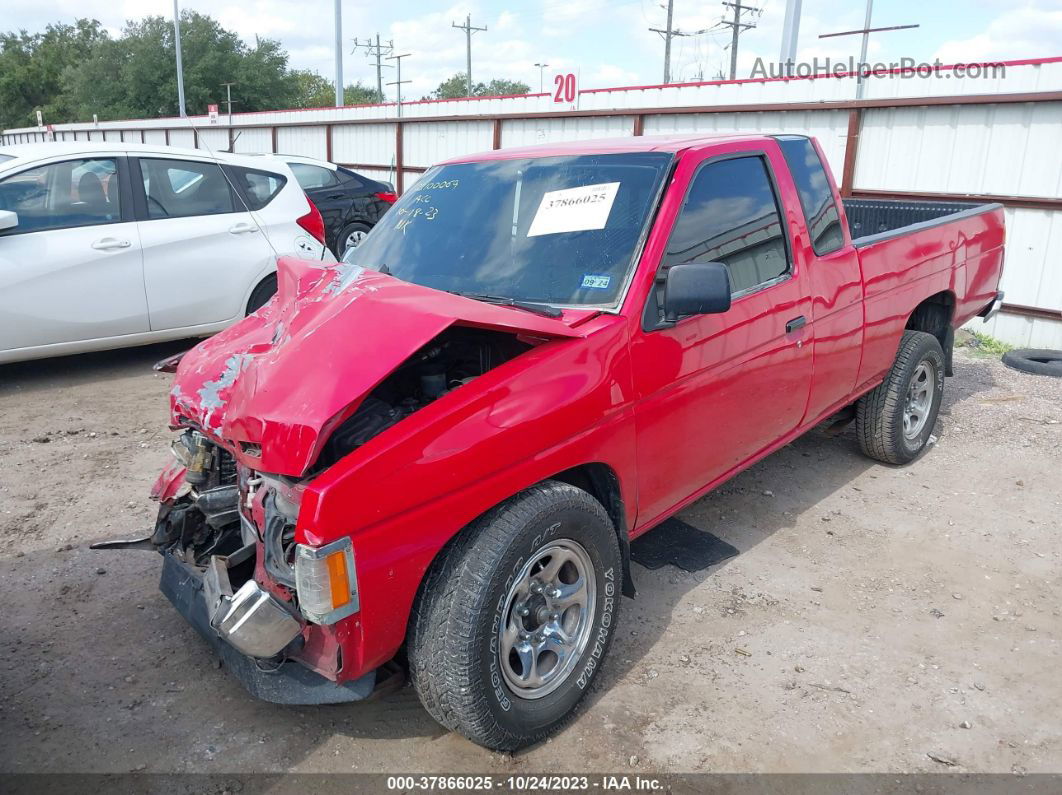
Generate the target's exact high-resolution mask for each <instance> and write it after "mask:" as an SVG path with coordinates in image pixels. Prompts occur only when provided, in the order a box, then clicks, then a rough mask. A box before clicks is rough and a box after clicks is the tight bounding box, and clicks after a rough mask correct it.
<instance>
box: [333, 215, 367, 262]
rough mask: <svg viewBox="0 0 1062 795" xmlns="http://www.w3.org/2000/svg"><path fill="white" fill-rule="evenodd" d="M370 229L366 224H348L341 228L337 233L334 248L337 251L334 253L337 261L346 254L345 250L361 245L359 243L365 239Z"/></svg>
mask: <svg viewBox="0 0 1062 795" xmlns="http://www.w3.org/2000/svg"><path fill="white" fill-rule="evenodd" d="M370 228H371V227H369V226H367V225H366V224H348V225H347V226H345V227H343V231H342V232H340V233H339V237H338V239H337V240H336V246H337V248H338V249H339V251H337V252H336V256H337V257H339V259H343V255H344V254H346V253H347V249H351V248H357V247H358V246H359V245H361V241H363V240H364V239H365V236H366V235H367V234H369V229H370Z"/></svg>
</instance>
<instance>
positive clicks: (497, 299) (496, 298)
mask: <svg viewBox="0 0 1062 795" xmlns="http://www.w3.org/2000/svg"><path fill="white" fill-rule="evenodd" d="M447 292H448V293H451V294H453V295H460V296H461V297H462V298H471V299H472V300H474V301H482V302H483V303H485V304H495V305H496V306H512V307H516V308H517V309H523V310H524V311H525V312H533V313H534V314H536V315H542V316H543V317H560V316H561V315H562V312H561V311H560V310H559V309H557V307H555V306H550V305H549V304H532V303H531V302H529V301H518V300H517V299H515V298H506V297H505V296H502V295H486V294H484V293H466V292H462V291H461V290H447Z"/></svg>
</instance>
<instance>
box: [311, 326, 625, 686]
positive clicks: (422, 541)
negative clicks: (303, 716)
mask: <svg viewBox="0 0 1062 795" xmlns="http://www.w3.org/2000/svg"><path fill="white" fill-rule="evenodd" d="M603 325H604V328H601V329H599V330H598V331H597V332H596V333H593V334H590V335H589V336H588V337H587V338H586V339H584V340H580V341H573V342H556V343H551V344H548V345H543V346H541V348H539V349H536V350H535V351H532V352H530V353H528V354H525V355H524V356H523V357H521V358H520V359H518V360H516V361H520V362H523V365H522V367H521V368H520V370H519V372H517V373H516V374H515V375H513V374H508V375H505V374H504V373H503V370H505V368H498V370H495V371H492V372H491V373H488V374H487V375H485V376H482V377H481V378H482V380H483V381H484V382H485V383H484V386H483V388H481V389H478V390H473V389H469V390H468V392H467V393H466V394H465V395H463V396H462V395H461V392H462V391H464V390H465V389H468V388H467V387H465V388H463V389H462V390H456V391H455V392H453V393H451V394H450V395H447V396H446V397H445V398H443V399H440V400H438V401H436V402H435V403H434V404H432V405H431V406H428V407H426V408H424V409H421V411H419V412H418V413H417V414H414V415H413V416H412V417H410V418H408V419H406V420H404V421H403V422H402V423H399V425H397V426H395V427H394V428H392V429H391V430H389V431H388V432H385V433H384V434H381V436H379V437H377V438H376V439H373V440H372V441H370V442H369V443H367V444H366V445H364V446H363V447H362V448H360V449H359V450H358V451H356V452H355V453H354V454H352V455H350V456H348V457H346V458H344V459H342V460H341V461H340V462H339V463H337V464H336V465H335V466H333V467H332V468H331V469H330V470H328V471H326V472H325V473H324V474H323V475H322V476H321V477H320V478H318V479H317V480H315V481H313V482H312V483H310V484H309V485H308V487H307V489H306V492H305V493H304V495H303V502H302V507H301V510H300V513H299V521H298V527H297V530H296V540H298V541H299V542H300V543H307V544H313V545H320V544H324V543H328V542H329V541H333V540H335V539H337V538H340V537H343V536H351V537H352V538H353V542H354V555H355V560H356V568H357V576H358V590H359V596H360V599H361V611H360V612H359V613H357V614H355V615H354V616H351V617H350V618H348V619H344V621H345V622H348V626H347V627H345V628H344V629H345V630H346V632H345V633H343V634H344V635H345V637H344V639H343V641H342V643H343V660H344V665H343V671H342V672H341V677H342V678H343V679H346V678H348V677H357V676H360V675H361V674H362V673H364V672H365V671H366V670H371V669H372V668H374V667H376V666H379V665H381V664H382V663H384V662H386V661H387V660H388V659H390V658H391V657H392V656H394V654H395V652H396V651H397V650H398V648H399V647H400V646H401V644H402V643H403V642H404V640H405V634H406V622H407V619H408V616H409V612H410V609H411V608H412V605H413V600H414V599H415V597H416V594H417V590H418V588H419V587H420V583H421V580H422V579H423V576H424V574H425V572H426V571H427V570H428V567H429V566H430V565H431V563H432V561H433V560H434V559H435V557H436V556H437V555H438V553H439V551H440V550H441V549H442V548H443V547H444V546H445V545H446V544H447V542H449V541H450V539H451V538H453V537H454V535H456V534H457V533H458V532H459V531H460V530H461V529H462V528H464V527H466V526H467V525H468V524H469V523H470V522H472V521H473V520H474V519H476V518H477V517H479V516H481V515H482V514H483V513H485V512H486V511H488V510H489V509H491V508H492V507H494V506H495V505H498V504H499V503H501V502H503V501H504V500H505V499H507V498H509V497H511V496H513V495H514V494H517V493H519V492H520V491H522V490H523V489H525V488H527V487H528V486H531V485H533V484H535V483H538V482H541V481H542V480H544V479H547V478H549V477H551V476H553V475H556V474H557V473H559V472H562V471H564V470H567V469H570V468H572V467H576V466H579V465H582V464H586V463H591V462H599V463H603V464H607V465H608V466H610V467H611V468H612V469H613V470H614V471H615V472H616V473H617V476H618V477H619V480H620V489H621V493H622V494H623V495H624V498H623V503H624V506H625V510H626V511H627V512H628V516H627V524H628V526H633V521H634V515H635V511H636V503H637V499H636V487H635V483H634V471H635V430H634V420H633V408H632V404H631V378H630V366H629V359H628V355H627V345H626V329H625V327H624V325H623V323H622V321H621V319H620V318H614V317H610V318H609V319H608V321H606V322H605V323H604V324H603ZM514 364H515V362H514ZM495 374H501V375H499V376H498V377H496V378H494V379H493V383H490V379H491V376H493V375H495Z"/></svg>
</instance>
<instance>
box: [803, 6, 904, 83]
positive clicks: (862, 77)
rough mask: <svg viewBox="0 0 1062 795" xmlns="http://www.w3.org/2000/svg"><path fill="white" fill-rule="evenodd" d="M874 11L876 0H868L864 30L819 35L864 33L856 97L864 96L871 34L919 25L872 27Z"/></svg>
mask: <svg viewBox="0 0 1062 795" xmlns="http://www.w3.org/2000/svg"><path fill="white" fill-rule="evenodd" d="M873 12H874V0H867V13H866V18H865V20H864V22H863V29H862V30H842V31H841V32H840V33H823V34H822V35H821V36H819V38H820V39H832V38H834V37H836V36H854V35H855V34H857V33H859V34H860V35H862V37H863V42H862V45H861V46H860V48H859V63H858V64H857V66H856V99H862V98H863V92H864V90H865V88H866V74H865V73H866V62H867V45H868V44H869V43H870V34H871V33H881V32H883V31H889V30H910V29H911V28H917V27H918V25H891V26H890V27H887V28H872V27H870V17H871V15H872V14H873Z"/></svg>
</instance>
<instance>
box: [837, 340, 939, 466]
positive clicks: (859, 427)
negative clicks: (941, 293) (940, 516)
mask: <svg viewBox="0 0 1062 795" xmlns="http://www.w3.org/2000/svg"><path fill="white" fill-rule="evenodd" d="M943 394H944V351H943V350H942V349H941V347H940V342H939V341H938V340H937V338H936V337H934V336H933V335H932V334H927V333H926V332H924V331H905V332H904V333H903V339H902V340H901V341H900V349H899V351H898V352H897V354H896V361H895V362H893V365H892V369H891V370H890V371H889V374H888V375H887V376H885V380H884V381H883V382H882V383H881V384H879V385H878V386H877V387H875V388H874V389H873V390H871V391H870V392H868V393H867V394H865V395H864V396H863V397H861V398H860V399H859V402H858V403H857V404H856V435H857V436H858V437H859V444H860V447H862V448H863V452H864V453H865V454H866V455H868V456H870V457H871V458H876V459H877V460H878V461H884V462H885V463H886V464H906V463H908V462H910V461H913V460H914V459H915V458H917V457H918V454H919V453H921V452H922V451H923V450H924V449H925V448H926V445H928V444H929V437H930V435H931V434H932V433H933V426H934V425H936V423H937V412H938V411H939V410H940V399H941V397H942V396H943Z"/></svg>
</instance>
